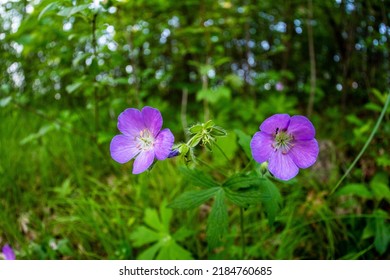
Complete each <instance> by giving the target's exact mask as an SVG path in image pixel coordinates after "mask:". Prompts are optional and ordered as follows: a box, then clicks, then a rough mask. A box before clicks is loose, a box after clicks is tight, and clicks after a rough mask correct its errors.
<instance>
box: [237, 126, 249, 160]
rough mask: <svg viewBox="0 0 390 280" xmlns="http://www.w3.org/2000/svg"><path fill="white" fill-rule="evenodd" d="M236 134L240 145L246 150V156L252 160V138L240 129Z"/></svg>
mask: <svg viewBox="0 0 390 280" xmlns="http://www.w3.org/2000/svg"><path fill="white" fill-rule="evenodd" d="M234 132H235V133H236V135H237V136H238V144H239V145H240V146H241V148H242V149H243V150H244V152H245V154H246V156H247V157H248V158H249V159H252V152H251V148H250V143H251V137H250V136H249V135H247V134H246V133H244V132H243V131H242V130H240V129H235V130H234Z"/></svg>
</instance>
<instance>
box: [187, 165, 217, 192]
mask: <svg viewBox="0 0 390 280" xmlns="http://www.w3.org/2000/svg"><path fill="white" fill-rule="evenodd" d="M180 171H181V172H182V173H183V175H184V177H185V178H187V179H189V180H190V182H191V183H192V184H193V185H195V186H197V187H204V188H213V187H219V184H218V183H216V182H215V181H214V180H213V179H211V178H210V177H209V176H207V175H206V174H204V173H203V172H201V171H198V170H194V169H189V168H187V167H182V168H180Z"/></svg>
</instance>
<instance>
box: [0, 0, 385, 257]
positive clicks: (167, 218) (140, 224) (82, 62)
mask: <svg viewBox="0 0 390 280" xmlns="http://www.w3.org/2000/svg"><path fill="white" fill-rule="evenodd" d="M0 15H1V16H0V61H1V64H0V119H1V121H0V219H1V220H2V222H1V225H0V245H2V244H4V243H9V244H11V245H12V246H13V247H14V248H15V249H16V252H17V257H18V258H26V259H59V258H62V259H84V258H88V259H131V258H133V259H135V258H142V257H145V254H146V253H145V252H149V253H150V252H152V251H153V250H154V251H153V252H152V253H153V254H152V253H150V254H148V256H147V257H148V258H149V257H150V258H152V257H160V258H171V257H172V258H191V257H192V258H195V259H218V258H222V259H236V258H240V257H241V255H240V251H241V249H240V246H239V240H238V238H237V236H238V232H239V228H238V226H237V225H238V220H239V212H238V211H237V208H235V207H233V206H231V207H230V206H229V207H227V209H223V215H225V216H226V214H227V215H228V216H229V221H228V222H224V224H223V225H221V226H223V227H225V228H228V229H227V234H226V237H225V239H224V240H223V245H221V246H220V247H218V248H216V249H215V250H212V251H208V250H207V249H206V248H207V246H206V245H205V244H206V241H207V240H206V237H205V233H206V231H207V230H208V229H207V228H206V224H207V223H206V221H207V217H210V218H211V219H215V218H216V217H218V215H217V214H218V213H216V212H215V210H214V211H213V209H215V208H213V207H211V206H212V205H210V204H209V202H207V201H202V202H201V203H202V204H201V205H200V210H198V209H194V210H189V211H177V210H175V211H174V212H172V213H171V214H169V212H167V211H169V210H167V209H166V208H164V207H165V206H164V205H165V204H164V203H165V202H164V201H167V202H168V203H169V202H173V201H174V198H175V197H177V196H178V195H179V194H181V193H183V192H185V191H189V192H194V190H193V189H190V190H189V189H188V186H187V182H188V178H185V177H187V176H183V174H182V173H180V172H179V171H178V165H179V161H177V160H176V159H173V160H170V161H166V162H165V161H164V162H161V163H160V162H159V164H157V165H156V166H155V167H154V169H153V171H152V172H150V173H148V174H141V175H140V176H130V174H129V172H130V171H129V170H131V168H130V167H129V164H126V165H123V166H119V165H118V164H116V163H115V162H113V161H112V160H111V158H110V156H109V152H108V150H109V149H108V146H109V142H110V140H111V138H112V136H113V135H115V134H116V133H117V130H116V118H117V116H118V114H119V113H120V112H121V111H123V110H124V109H125V108H128V107H137V108H140V107H142V106H144V105H149V106H155V107H157V108H159V109H160V110H161V112H162V114H163V117H164V127H169V128H170V129H171V130H172V131H173V133H174V134H175V138H176V142H177V143H179V142H181V141H183V142H184V141H187V140H188V139H186V138H187V137H188V135H187V134H186V133H185V132H186V130H185V128H187V127H188V126H192V125H196V124H197V123H198V122H206V121H207V120H209V119H212V120H213V121H214V122H215V123H216V124H218V125H219V126H221V127H224V128H226V129H227V132H228V136H227V137H226V138H222V139H220V140H218V141H217V143H218V144H219V146H220V147H222V148H223V150H224V151H226V154H227V157H228V158H229V159H230V161H229V162H228V161H227V160H226V158H225V157H224V156H223V155H222V154H221V153H220V151H219V150H217V149H213V153H212V156H208V155H207V154H204V155H203V157H202V159H203V160H204V161H206V162H208V163H209V164H210V166H211V167H214V168H215V172H213V176H214V177H215V178H214V179H217V180H218V181H223V176H221V174H220V172H219V171H221V170H222V171H226V170H227V172H228V171H229V169H234V170H236V169H238V168H240V167H244V166H245V164H246V162H247V160H248V156H249V157H250V154H249V155H248V147H247V144H245V143H247V142H248V135H251V136H252V135H253V133H254V132H255V131H257V130H258V126H259V124H260V123H261V122H262V121H263V120H264V119H265V118H266V117H268V116H269V115H271V114H274V113H281V112H283V113H288V114H290V115H293V114H304V115H310V118H311V119H312V121H313V123H314V125H315V127H316V128H317V139H318V140H319V142H320V150H321V153H320V156H319V159H318V162H317V163H316V165H315V166H313V167H312V168H310V169H309V170H303V171H301V172H300V174H299V176H298V177H297V178H295V179H294V180H292V181H291V182H289V183H288V185H287V186H286V185H282V184H280V183H279V182H275V184H276V186H277V187H278V188H279V189H280V193H281V195H282V197H283V205H282V207H281V209H280V213H279V214H278V215H277V216H276V217H274V218H275V223H274V225H273V226H272V227H271V226H269V224H268V220H267V217H268V218H270V217H269V216H267V214H266V213H268V214H269V213H270V212H269V211H271V210H269V209H268V210H267V209H262V207H264V208H267V206H266V205H262V206H261V207H259V206H257V207H253V206H251V207H249V208H248V209H247V210H246V211H245V213H244V214H245V215H244V216H245V220H246V225H247V226H246V230H247V232H246V237H247V247H248V249H247V256H246V258H249V259H257V258H271V259H308V258H309V259H310V258H314V259H381V258H383V259H388V258H390V249H389V246H388V245H389V236H390V226H389V210H390V201H389V180H388V174H389V171H390V156H389V151H390V140H389V139H390V137H389V136H390V122H389V112H387V114H386V115H385V119H384V121H383V123H382V125H381V127H380V128H379V130H378V132H377V134H376V136H375V138H374V140H373V141H372V143H371V145H370V146H369V148H368V149H367V150H366V152H365V154H364V156H363V157H362V158H361V159H360V161H359V163H358V164H357V166H356V168H354V169H353V171H352V173H351V174H350V176H349V177H348V179H347V180H346V181H345V182H344V183H345V185H344V186H341V187H340V188H339V189H338V191H337V192H336V193H335V194H334V195H331V196H328V194H329V191H330V190H331V189H332V188H333V187H334V185H335V184H336V182H337V180H338V178H340V176H341V175H342V174H343V172H345V170H346V169H347V168H348V165H349V164H350V163H351V162H352V161H353V159H354V158H355V157H356V155H357V153H358V152H359V151H360V149H361V147H362V145H363V144H364V143H365V141H366V139H367V137H368V136H369V135H370V133H371V131H372V126H373V125H374V123H375V121H376V119H377V118H378V116H379V113H380V111H381V109H382V107H383V105H384V104H385V100H386V96H387V94H389V77H390V71H389V63H390V59H389V45H388V44H389V40H390V38H389V35H390V25H389V20H390V2H389V1H388V0H369V1H365V0H335V1H333V0H332V1H320V0H307V1H297V0H288V1H282V0H273V1H252V0H218V1H211V0H200V1H199V0H185V1H164V0H137V1H126V0H120V1H119V0H118V1H114V0H104V1H76V0H72V1H65V0H60V1H48V0H31V1H27V0H26V1H16V0H13V1H0ZM309 30H312V33H310V32H309ZM311 44H312V46H313V48H311V47H310V45H311ZM313 65H314V68H313ZM313 69H314V70H313ZM311 98H313V99H312V101H310V100H311ZM236 141H237V142H238V144H237V143H236ZM130 164H131V163H130ZM195 185H196V184H195ZM196 187H201V185H196ZM208 198H211V196H210V197H208ZM217 198H218V200H216V201H215V200H214V201H213V203H214V204H215V203H218V201H219V200H221V199H223V197H222V195H219V196H218V197H217ZM268 207H271V206H268ZM271 208H272V207H271ZM146 209H148V210H146ZM152 209H159V212H155V211H157V210H152ZM263 210H264V211H263ZM157 213H159V215H160V216H158V215H157ZM164 213H165V214H164ZM171 215H172V217H171ZM225 216H224V217H225ZM150 217H155V218H156V217H158V219H157V218H156V219H157V220H156V224H158V223H161V224H162V225H164V230H161V231H160V229H156V228H153V227H152V228H151V229H150V228H148V227H150V226H151V225H150V223H149V224H148V221H149V220H150ZM226 223H228V224H226ZM144 224H146V226H148V227H146V226H145V225H144ZM146 230H147V231H154V232H155V234H157V235H158V237H159V238H160V237H161V238H162V239H157V237H156V239H154V240H149V241H150V242H149V243H148V242H146V241H147V240H146V239H145V240H142V236H140V234H138V235H137V233H140V232H141V233H142V231H146ZM189 234H192V235H193V236H192V237H193V238H188V237H189ZM157 235H156V236H157ZM168 236H169V237H170V238H168V239H169V242H168V243H161V242H162V241H161V240H163V241H164V240H165V241H166V240H168V239H166V237H168ZM164 238H165V239H164ZM156 244H157V245H156ZM148 246H149V247H148ZM172 248H173V249H172ZM148 250H149V251H148ZM151 250H152V251H151ZM172 252H173V253H172ZM142 254H143V255H142Z"/></svg>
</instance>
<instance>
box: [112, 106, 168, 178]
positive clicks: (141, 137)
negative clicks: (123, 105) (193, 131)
mask: <svg viewBox="0 0 390 280" xmlns="http://www.w3.org/2000/svg"><path fill="white" fill-rule="evenodd" d="M162 124H163V119H162V116H161V113H160V111H159V110H157V109H155V108H152V107H148V106H146V107H144V108H143V109H142V111H139V110H137V109H134V108H129V109H126V110H125V111H123V112H122V113H121V114H120V115H119V117H118V129H119V131H120V132H121V133H122V134H120V135H116V136H114V138H113V139H112V140H111V144H110V152H111V157H112V158H113V159H114V160H115V161H117V162H119V163H126V162H128V161H129V160H131V159H133V158H135V160H134V164H133V174H139V173H142V172H144V171H145V170H146V169H148V168H149V167H150V166H151V165H152V163H153V161H154V159H155V158H157V159H158V160H164V159H166V158H167V157H168V155H169V154H170V152H171V149H172V146H173V142H174V140H175V138H174V136H173V134H172V132H171V131H170V130H169V129H168V128H165V129H163V130H161V128H162Z"/></svg>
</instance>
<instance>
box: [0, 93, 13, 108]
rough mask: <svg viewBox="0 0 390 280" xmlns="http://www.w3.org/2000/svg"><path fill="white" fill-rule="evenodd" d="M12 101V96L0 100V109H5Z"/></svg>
mask: <svg viewBox="0 0 390 280" xmlns="http://www.w3.org/2000/svg"><path fill="white" fill-rule="evenodd" d="M11 100H12V96H7V97H4V98H2V99H0V107H6V106H7V105H8V104H9V103H10V102H11Z"/></svg>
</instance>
